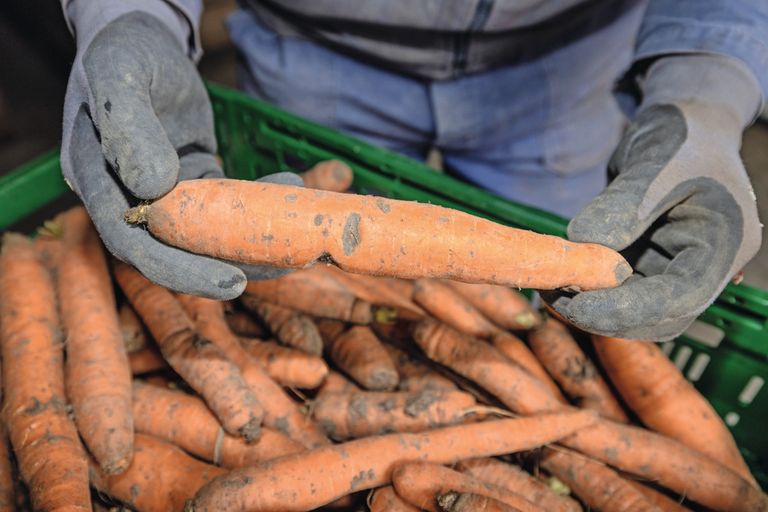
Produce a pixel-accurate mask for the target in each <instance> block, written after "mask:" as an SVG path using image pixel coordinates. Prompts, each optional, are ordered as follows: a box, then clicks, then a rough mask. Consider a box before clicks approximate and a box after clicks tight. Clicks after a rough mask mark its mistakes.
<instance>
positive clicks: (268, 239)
mask: <svg viewBox="0 0 768 512" xmlns="http://www.w3.org/2000/svg"><path fill="white" fill-rule="evenodd" d="M274 238H275V237H274V235H268V234H266V233H265V234H263V235H261V241H262V242H271V241H272V240H274Z"/></svg>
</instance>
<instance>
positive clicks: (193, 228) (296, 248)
mask: <svg viewBox="0 0 768 512" xmlns="http://www.w3.org/2000/svg"><path fill="white" fill-rule="evenodd" d="M126 219H127V221H128V222H131V223H143V224H146V225H147V227H148V228H149V231H150V232H151V233H152V234H153V235H154V236H156V237H157V238H159V239H160V240H162V241H164V242H166V243H168V244H170V245H173V246H176V247H180V248H183V249H186V250H188V251H190V252H194V253H197V254H206V255H208V256H213V257H215V258H220V259H224V260H230V261H241V262H243V263H250V264H261V265H273V266H280V267H284V268H306V267H308V266H311V265H312V264H314V263H316V262H317V261H332V262H334V263H335V264H337V265H338V266H339V267H340V268H342V269H343V270H346V271H349V272H354V273H357V274H371V275H381V276H389V277H400V278H406V279H416V278H420V277H435V278H446V279H455V280H457V281H465V282H478V283H493V284H503V285H507V286H512V287H519V288H536V289H555V288H568V289H578V290H592V289H599V288H611V287H614V286H617V285H619V284H621V283H622V282H623V281H624V280H626V279H627V278H628V277H629V276H630V275H631V273H632V269H631V267H630V266H629V264H628V263H627V262H626V261H625V260H624V258H622V257H621V255H620V254H618V253H617V252H616V251H613V250H611V249H608V248H607V247H604V246H601V245H597V244H580V243H574V242H569V241H567V240H563V239H561V238H558V237H555V236H549V235H540V234H537V233H533V232H531V231H525V230H521V229H515V228H510V227H506V226H502V225H500V224H496V223H494V222H491V221H489V220H485V219H481V218H479V217H475V216H472V215H469V214H467V213H463V212H460V211H456V210H450V209H448V208H443V207H440V206H436V205H431V204H419V203H415V202H413V201H398V200H391V199H384V198H381V197H372V196H363V195H357V194H341V193H336V192H325V191H318V190H310V189H305V188H301V187H295V186H291V185H278V184H273V183H265V182H251V181H240V180H232V179H208V180H190V181H182V182H180V183H179V184H178V185H177V186H176V187H174V189H173V190H171V191H170V192H169V193H168V194H166V195H165V196H163V197H162V198H160V199H158V200H157V201H155V202H154V203H152V204H151V205H141V206H139V207H136V208H133V209H131V210H129V211H128V212H127V213H126ZM222 226H226V229H222Z"/></svg>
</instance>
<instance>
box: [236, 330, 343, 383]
mask: <svg viewBox="0 0 768 512" xmlns="http://www.w3.org/2000/svg"><path fill="white" fill-rule="evenodd" d="M318 336H319V334H318ZM240 345H241V346H242V347H243V348H244V349H245V351H246V352H247V353H248V355H249V356H251V357H252V358H253V359H254V360H255V361H256V362H257V363H259V364H260V365H261V366H262V367H263V368H264V369H265V370H266V371H267V375H269V376H270V377H272V378H273V379H274V380H275V381H277V382H278V383H280V384H281V385H282V386H287V387H294V388H304V389H314V388H316V387H318V386H319V385H320V384H321V383H322V382H323V380H324V379H325V376H326V375H328V365H327V364H325V361H323V359H322V358H320V357H317V356H313V355H311V354H307V353H306V352H302V351H300V350H293V349H290V348H287V347H283V346H280V345H278V344H277V343H275V342H274V341H263V340H257V339H253V338H250V339H249V338H240Z"/></svg>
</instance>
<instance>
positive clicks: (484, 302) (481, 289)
mask: <svg viewBox="0 0 768 512" xmlns="http://www.w3.org/2000/svg"><path fill="white" fill-rule="evenodd" d="M446 283H447V284H448V285H449V286H450V287H451V288H453V289H454V290H455V291H456V292H457V293H458V294H459V295H461V296H462V297H463V298H464V300H466V301H467V302H469V303H470V304H472V305H473V306H474V307H475V308H476V309H477V310H478V311H480V312H481V313H482V314H483V315H485V316H486V318H488V319H489V320H491V321H492V322H493V323H495V324H496V325H498V326H499V327H503V328H504V329H512V330H518V329H531V328H532V327H536V326H537V325H539V324H540V323H541V315H539V313H538V312H537V311H536V310H535V309H533V306H531V303H530V302H528V299H526V298H525V296H524V295H523V294H522V293H519V292H517V291H515V290H512V289H511V288H508V287H506V286H498V285H492V284H469V283H462V282H459V281H446Z"/></svg>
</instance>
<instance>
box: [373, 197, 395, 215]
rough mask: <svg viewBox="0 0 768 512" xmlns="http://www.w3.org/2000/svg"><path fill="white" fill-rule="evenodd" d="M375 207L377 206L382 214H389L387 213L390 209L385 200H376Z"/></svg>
mask: <svg viewBox="0 0 768 512" xmlns="http://www.w3.org/2000/svg"><path fill="white" fill-rule="evenodd" d="M376 206H378V208H379V210H381V211H382V213H389V211H390V210H391V209H392V208H391V207H390V206H389V205H388V204H387V202H386V201H385V200H383V199H381V198H378V199H376Z"/></svg>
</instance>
